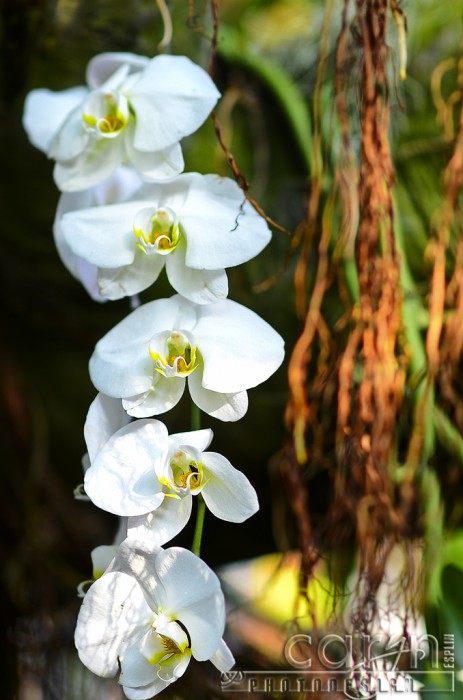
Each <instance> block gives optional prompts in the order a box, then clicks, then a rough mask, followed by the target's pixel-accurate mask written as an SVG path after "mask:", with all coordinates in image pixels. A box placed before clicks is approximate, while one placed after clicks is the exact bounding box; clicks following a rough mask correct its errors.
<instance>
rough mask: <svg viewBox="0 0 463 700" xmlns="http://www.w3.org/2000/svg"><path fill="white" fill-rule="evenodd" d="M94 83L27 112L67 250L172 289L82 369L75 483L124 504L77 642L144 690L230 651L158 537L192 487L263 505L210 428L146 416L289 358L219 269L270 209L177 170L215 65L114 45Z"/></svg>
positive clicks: (246, 385) (253, 238)
mask: <svg viewBox="0 0 463 700" xmlns="http://www.w3.org/2000/svg"><path fill="white" fill-rule="evenodd" d="M87 84H88V87H77V88H72V89H69V90H65V91H63V92H57V93H54V92H51V91H49V90H43V89H40V90H33V91H32V92H31V93H30V94H29V95H28V97H27V99H26V104H25V111H24V126H25V129H26V131H27V133H28V135H29V138H30V140H31V142H32V143H33V144H34V145H35V146H37V147H38V148H40V149H41V150H43V151H44V152H45V153H46V154H47V155H48V156H49V157H50V158H53V159H54V160H55V162H56V164H55V170H54V176H55V181H56V184H57V185H58V187H59V188H60V189H61V190H62V192H63V194H62V196H61V199H60V202H59V205H58V209H57V213H56V219H55V224H54V235H55V241H56V245H57V248H58V251H59V253H60V256H61V258H62V260H63V262H64V264H65V265H66V267H67V268H68V269H69V270H70V272H71V273H72V274H73V275H74V276H75V277H76V278H77V279H79V280H80V281H81V282H82V284H83V285H84V287H85V288H86V289H87V291H88V292H89V294H90V295H91V296H92V298H94V299H95V300H97V301H105V300H108V299H120V298H123V297H126V296H133V295H136V294H137V293H138V292H141V291H142V290H144V289H146V288H147V287H149V286H150V285H151V284H152V283H153V282H155V281H156V279H157V278H158V276H159V274H160V273H161V271H162V269H163V267H164V266H165V268H166V273H167V277H168V280H169V282H170V284H171V285H172V287H173V288H174V289H175V291H176V292H177V294H175V295H174V296H172V297H171V298H169V299H157V300H155V301H152V302H150V303H147V304H144V305H143V306H139V307H138V308H136V309H135V310H134V311H133V312H132V313H130V314H129V316H127V317H126V318H125V319H123V320H122V321H121V322H120V323H119V324H118V325H117V326H116V327H115V328H113V329H112V330H111V331H110V332H109V333H107V334H106V335H105V336H104V338H102V339H101V340H100V341H99V343H98V344H97V346H96V348H95V351H94V353H93V356H92V358H91V360H90V375H91V378H92V381H93V383H94V385H95V387H96V388H97V389H98V390H99V392H100V393H99V394H98V395H97V397H96V399H95V400H94V402H93V403H92V405H91V406H90V409H89V412H88V416H87V420H86V423H85V429H84V434H85V440H86V444H87V449H88V457H87V459H86V465H85V466H86V472H85V492H86V494H87V496H88V497H89V498H90V499H91V500H92V501H93V503H95V504H96V505H97V506H99V507H100V508H103V509H104V510H106V511H109V512H110V513H115V514H116V515H119V516H122V520H121V524H122V525H121V532H122V535H120V536H119V537H118V538H117V542H116V544H115V545H114V546H111V547H105V546H101V547H98V548H97V549H96V550H94V552H93V553H92V559H93V564H94V582H93V583H92V585H91V586H90V588H89V589H88V591H87V593H86V594H85V595H84V600H83V603H82V607H81V611H80V614H79V618H78V621H77V629H76V635H75V641H76V646H77V649H78V652H79V656H80V658H81V660H82V661H83V663H84V664H85V665H86V666H87V667H88V668H89V669H91V670H92V671H93V672H94V673H96V674H98V675H100V676H103V677H115V676H118V679H119V682H120V683H121V684H122V686H123V689H124V692H125V694H126V696H127V697H128V698H131V699H132V700H144V699H146V698H150V697H152V696H153V695H155V694H157V693H159V692H160V691H161V690H163V689H164V688H165V687H167V685H169V684H170V683H172V682H173V681H175V680H176V679H177V678H179V677H180V676H181V675H182V674H183V673H184V672H185V670H186V668H187V666H188V663H189V661H190V658H191V657H192V656H193V657H194V658H195V659H197V660H199V661H205V660H208V659H209V660H210V661H212V663H213V664H214V665H215V666H216V667H217V668H218V669H220V670H222V671H226V670H229V669H230V668H231V666H232V665H233V663H234V660H233V656H232V655H231V652H230V651H229V649H228V647H227V646H226V644H225V642H224V641H223V640H222V635H223V631H224V626H225V605H224V598H223V594H222V591H221V589H220V584H219V581H218V579H217V577H216V575H215V574H214V573H213V572H212V571H211V569H210V568H209V567H208V566H207V565H206V564H205V563H204V562H203V561H202V560H201V559H200V558H199V557H198V556H196V555H195V554H193V553H192V552H190V551H188V550H185V549H181V548H178V547H171V548H169V549H163V545H165V544H166V543H167V542H168V541H169V540H171V539H172V538H173V537H174V536H175V535H176V534H178V533H179V532H180V531H181V530H182V529H183V528H184V527H185V525H186V524H187V522H188V520H189V518H190V515H191V511H192V502H193V496H198V495H199V497H200V500H201V503H202V504H205V505H206V506H207V508H208V509H209V510H210V511H211V513H212V514H213V515H214V516H216V517H217V518H221V519H223V520H227V521H230V522H235V523H239V522H243V521H244V520H246V519H247V518H249V517H250V516H251V515H253V514H254V513H255V512H256V511H257V510H258V507H259V505H258V501H257V496H256V493H255V491H254V489H253V487H252V486H251V484H250V482H249V480H248V479H247V477H246V476H245V475H244V474H243V473H242V472H240V471H238V470H237V469H235V468H234V467H233V466H232V465H231V463H230V462H229V461H228V460H227V459H226V458H225V457H223V456H222V455H220V454H218V453H217V452H209V451H208V448H209V445H210V443H211V440H212V431H211V430H209V429H204V430H192V431H189V432H184V433H177V434H174V435H169V434H168V431H167V428H166V426H165V425H164V424H163V423H162V422H161V421H159V420H157V419H155V418H152V416H155V415H160V414H162V413H165V412H166V411H169V410H170V409H171V408H172V407H173V406H175V405H176V404H177V402H178V401H179V400H180V398H181V396H182V394H183V392H184V390H185V386H186V383H187V382H188V387H189V392H190V396H191V399H192V401H193V402H194V403H195V404H196V405H197V406H198V407H199V408H200V409H201V410H202V411H204V412H205V413H207V414H209V415H211V416H214V417H215V418H218V419H220V420H223V421H236V420H239V419H240V418H241V417H242V416H243V415H244V414H245V413H246V410H247V406H248V398H247V389H250V388H252V387H254V386H256V385H258V384H260V383H261V382H263V381H265V380H266V379H267V378H268V377H269V376H270V375H271V374H273V372H275V370H276V369H277V368H278V367H279V365H280V364H281V362H282V360H283V340H282V339H281V337H280V336H279V335H278V334H277V333H276V332H275V331H274V330H273V329H272V328H271V327H270V326H269V325H268V324H267V323H266V322H265V321H263V320H262V319H261V318H260V317H259V316H257V315H256V314H255V313H253V312H252V311H250V310H249V309H247V308H245V307H243V306H241V305H240V304H237V303H235V302H233V301H230V300H229V299H227V294H228V281H227V275H226V272H225V268H227V267H232V266H235V265H239V264H240V263H243V262H246V261H247V260H250V259H251V258H252V257H254V256H255V255H257V254H258V253H259V252H260V251H261V250H262V249H263V248H264V247H265V246H266V245H267V243H268V242H269V240H270V236H271V234H270V231H269V229H268V227H267V224H266V222H265V221H264V219H262V218H261V217H260V216H259V215H258V214H257V213H256V212H255V211H254V209H253V208H252V207H251V206H250V205H249V204H248V203H247V202H245V203H244V200H243V194H242V192H241V191H240V189H239V187H238V186H237V185H236V184H235V183H234V182H233V181H231V180H230V179H228V178H221V177H218V176H216V175H200V174H198V173H187V174H180V173H181V171H182V170H183V157H182V151H181V147H180V144H179V141H180V140H181V139H182V138H183V137H184V136H187V135H188V134H191V133H193V132H194V131H195V130H196V129H197V128H198V127H199V126H200V125H201V124H202V123H203V121H204V120H205V119H206V117H207V116H208V114H209V112H210V111H211V109H212V108H213V106H214V105H215V103H216V101H217V99H218V97H219V93H218V91H217V89H216V87H215V86H214V84H213V83H212V81H211V79H210V78H209V76H208V75H207V74H206V73H205V72H204V71H203V70H202V69H201V68H199V67H198V66H196V65H195V64H193V63H192V62H191V61H190V60H189V59H188V58H185V57H182V56H157V57H156V58H153V59H148V58H145V57H142V56H135V55H133V54H128V53H113V54H102V55H100V56H96V57H95V58H93V59H92V60H91V61H90V63H89V66H88V69H87ZM135 419H137V420H135Z"/></svg>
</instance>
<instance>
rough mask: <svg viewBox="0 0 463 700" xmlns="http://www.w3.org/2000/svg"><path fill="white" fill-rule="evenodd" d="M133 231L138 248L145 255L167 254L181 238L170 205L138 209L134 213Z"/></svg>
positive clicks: (171, 251) (175, 215)
mask: <svg viewBox="0 0 463 700" xmlns="http://www.w3.org/2000/svg"><path fill="white" fill-rule="evenodd" d="M133 232H134V234H135V236H136V238H137V239H138V243H137V246H138V248H139V249H140V250H141V251H142V252H143V253H145V254H146V255H153V254H157V255H169V254H170V253H173V251H174V250H175V249H176V248H177V247H178V245H179V243H180V239H181V231H180V226H179V221H178V216H177V214H176V213H175V212H174V211H173V209H171V208H170V207H159V208H156V207H144V208H143V209H140V211H138V212H137V213H136V215H135V219H134V222H133Z"/></svg>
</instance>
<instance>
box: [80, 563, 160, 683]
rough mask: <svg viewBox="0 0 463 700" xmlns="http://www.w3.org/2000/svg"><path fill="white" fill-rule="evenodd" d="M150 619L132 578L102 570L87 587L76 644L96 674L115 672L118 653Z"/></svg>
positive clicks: (141, 632) (142, 631) (136, 637)
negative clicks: (98, 577) (102, 573)
mask: <svg viewBox="0 0 463 700" xmlns="http://www.w3.org/2000/svg"><path fill="white" fill-rule="evenodd" d="M115 611H117V612H116V614H114V613H115ZM152 619H153V611H152V610H151V608H150V607H149V605H148V604H147V602H146V600H145V597H144V595H143V591H142V589H141V588H140V586H139V585H138V583H137V581H136V580H135V579H133V578H132V577H131V576H127V575H126V574H124V573H120V572H110V573H107V574H105V575H104V576H102V577H101V578H100V579H98V580H97V581H96V582H95V583H94V584H93V585H92V586H91V587H90V589H89V591H88V593H87V594H86V596H85V598H84V600H83V603H82V606H81V609H80V612H79V617H78V619H77V627H76V632H75V644H76V647H77V651H78V653H79V657H80V659H81V661H82V663H84V664H85V666H87V668H89V669H90V670H91V671H93V673H96V674H97V675H98V676H103V677H104V678H111V677H113V676H115V675H116V673H117V672H118V670H119V664H118V657H122V658H123V656H124V653H125V651H126V650H127V648H128V646H129V645H131V644H133V643H134V641H135V642H136V641H137V640H139V639H141V638H142V637H143V635H144V634H145V633H146V630H147V628H149V626H150V625H151V621H152Z"/></svg>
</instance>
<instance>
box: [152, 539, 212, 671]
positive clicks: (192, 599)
mask: <svg viewBox="0 0 463 700" xmlns="http://www.w3.org/2000/svg"><path fill="white" fill-rule="evenodd" d="M155 567H156V572H157V576H158V578H159V581H160V583H161V584H162V586H163V587H164V590H165V591H166V596H167V599H166V604H165V607H164V608H163V611H164V612H165V613H166V614H172V615H173V616H174V617H175V619H178V620H179V621H180V622H182V624H184V625H185V627H186V628H187V630H188V633H189V635H190V639H191V651H192V653H193V656H194V657H195V659H197V660H198V661H205V660H206V659H209V658H210V657H211V656H212V655H213V654H214V652H215V651H216V650H217V647H218V646H219V643H220V639H221V637H222V634H223V629H224V626H225V607H224V599H223V593H222V591H221V589H220V583H219V579H218V578H217V576H216V575H215V574H214V572H213V571H212V570H211V569H210V568H209V567H208V566H207V565H206V564H205V563H204V562H203V561H202V560H201V559H199V558H198V557H196V556H195V555H194V554H192V553H191V552H189V551H188V550H186V549H181V548H179V547H171V548H169V549H167V550H161V551H160V552H159V553H158V555H157V556H156V561H155Z"/></svg>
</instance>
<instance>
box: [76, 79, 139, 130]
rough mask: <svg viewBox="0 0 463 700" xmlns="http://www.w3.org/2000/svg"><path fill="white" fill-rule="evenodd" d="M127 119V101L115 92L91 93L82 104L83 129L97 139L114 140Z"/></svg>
mask: <svg viewBox="0 0 463 700" xmlns="http://www.w3.org/2000/svg"><path fill="white" fill-rule="evenodd" d="M129 117H130V110H129V105H128V102H127V99H126V98H125V97H124V95H121V94H120V93H118V92H117V91H115V90H111V91H109V92H106V93H103V92H99V91H95V92H92V93H90V95H89V96H88V97H87V99H86V100H85V102H84V106H83V111H82V121H83V124H84V128H85V130H86V131H87V132H88V133H90V134H92V135H93V136H96V137H97V138H115V137H116V136H118V135H119V134H120V133H121V131H123V130H124V129H125V127H126V126H127V124H128V121H129Z"/></svg>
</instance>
